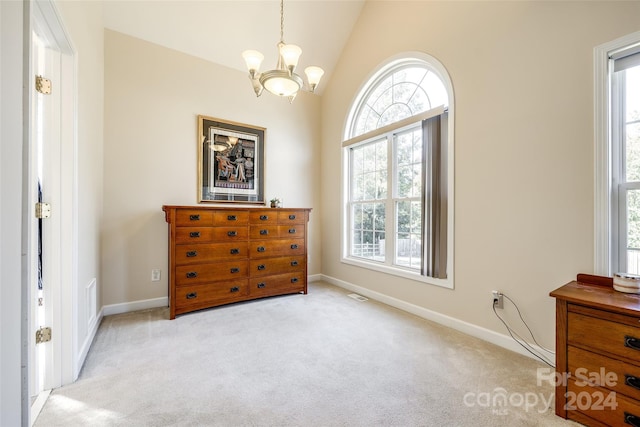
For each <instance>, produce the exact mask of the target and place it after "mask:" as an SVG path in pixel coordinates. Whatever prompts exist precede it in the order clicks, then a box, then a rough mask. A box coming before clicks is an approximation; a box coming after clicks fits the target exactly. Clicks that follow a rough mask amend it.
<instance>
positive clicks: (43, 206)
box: [36, 202, 51, 218]
mask: <svg viewBox="0 0 640 427" xmlns="http://www.w3.org/2000/svg"><path fill="white" fill-rule="evenodd" d="M50 216H51V205H50V204H49V203H42V202H38V203H36V218H49V217H50Z"/></svg>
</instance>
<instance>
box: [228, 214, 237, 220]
mask: <svg viewBox="0 0 640 427" xmlns="http://www.w3.org/2000/svg"><path fill="white" fill-rule="evenodd" d="M237 219H238V218H237V217H236V216H235V215H229V216H227V220H228V221H236V220H237Z"/></svg>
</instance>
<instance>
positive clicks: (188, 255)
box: [187, 251, 198, 258]
mask: <svg viewBox="0 0 640 427" xmlns="http://www.w3.org/2000/svg"><path fill="white" fill-rule="evenodd" d="M194 256H198V251H188V252H187V258H193V257H194Z"/></svg>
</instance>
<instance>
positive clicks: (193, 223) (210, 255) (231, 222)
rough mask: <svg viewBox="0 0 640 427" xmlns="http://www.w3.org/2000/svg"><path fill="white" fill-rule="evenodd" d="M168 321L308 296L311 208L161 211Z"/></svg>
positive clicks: (171, 208)
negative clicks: (200, 312) (226, 307)
mask: <svg viewBox="0 0 640 427" xmlns="http://www.w3.org/2000/svg"><path fill="white" fill-rule="evenodd" d="M162 210H163V211H164V212H165V218H166V221H167V223H169V308H170V318H171V319H175V316H176V315H178V314H183V313H188V312H190V311H194V310H200V309H203V308H208V307H214V306H218V305H222V304H230V303H234V302H238V301H245V300H250V299H255V298H262V297H268V296H273V295H283V294H292V293H304V294H306V293H307V223H308V221H309V213H310V211H311V209H289V208H285V209H280V208H275V209H269V208H236V207H229V208H227V207H211V206H163V207H162Z"/></svg>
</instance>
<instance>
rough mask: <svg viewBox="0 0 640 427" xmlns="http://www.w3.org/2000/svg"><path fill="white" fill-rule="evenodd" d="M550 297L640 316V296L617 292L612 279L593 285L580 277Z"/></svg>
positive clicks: (553, 292)
mask: <svg viewBox="0 0 640 427" xmlns="http://www.w3.org/2000/svg"><path fill="white" fill-rule="evenodd" d="M587 277H588V276H587ZM592 277H597V276H592ZM549 295H551V296H552V297H554V298H556V299H558V300H565V301H567V302H570V303H575V304H580V305H586V306H590V307H594V308H599V309H602V310H607V311H612V312H618V313H624V314H630V315H635V316H637V315H640V294H629V293H624V292H618V291H616V290H615V289H613V282H612V281H611V279H609V280H600V281H596V282H595V283H593V282H591V281H589V280H588V279H586V280H581V277H580V275H579V276H578V280H574V281H572V282H569V283H567V284H566V285H564V286H562V287H560V288H558V289H556V290H554V291H552V292H551V293H550V294H549Z"/></svg>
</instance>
